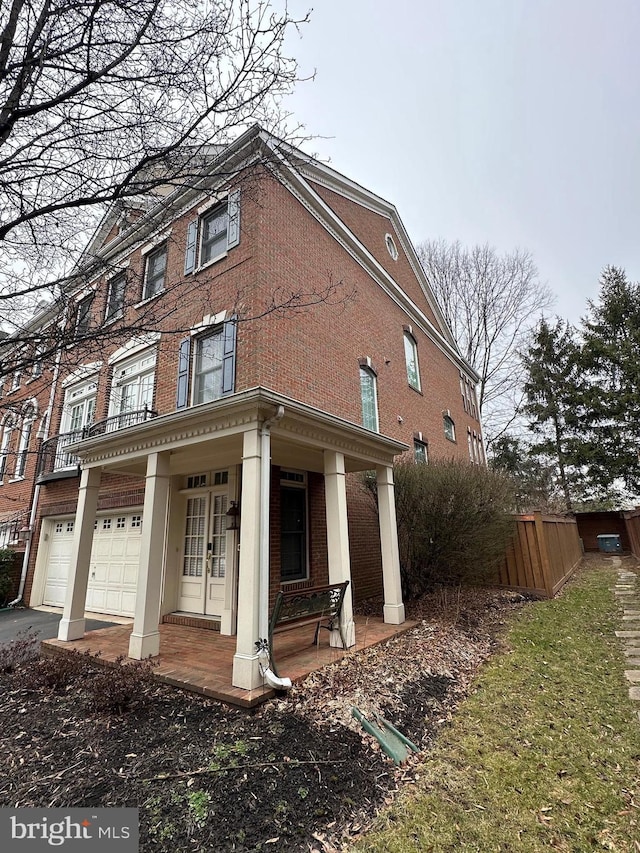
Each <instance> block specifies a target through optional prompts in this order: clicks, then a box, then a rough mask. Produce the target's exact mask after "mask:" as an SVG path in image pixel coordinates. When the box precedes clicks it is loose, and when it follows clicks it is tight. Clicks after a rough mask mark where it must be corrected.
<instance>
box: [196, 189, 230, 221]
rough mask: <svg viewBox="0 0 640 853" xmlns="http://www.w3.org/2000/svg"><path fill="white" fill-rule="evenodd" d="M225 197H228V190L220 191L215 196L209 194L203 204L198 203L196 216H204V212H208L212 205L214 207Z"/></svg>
mask: <svg viewBox="0 0 640 853" xmlns="http://www.w3.org/2000/svg"><path fill="white" fill-rule="evenodd" d="M227 198H229V190H223V191H222V192H221V193H219V194H217V195H215V196H211V197H210V198H208V199H207V200H206V201H205V203H204V204H202V205H200V207H199V208H198V210H197V213H198V216H204V215H205V213H208V212H209V211H210V210H211V208H212V207H215V206H216V205H217V204H221V203H222V202H223V201H225V199H227Z"/></svg>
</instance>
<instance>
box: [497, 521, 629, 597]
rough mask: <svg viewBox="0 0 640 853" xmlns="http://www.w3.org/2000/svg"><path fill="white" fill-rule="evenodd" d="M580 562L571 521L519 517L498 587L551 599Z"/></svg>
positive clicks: (573, 523) (573, 524)
mask: <svg viewBox="0 0 640 853" xmlns="http://www.w3.org/2000/svg"><path fill="white" fill-rule="evenodd" d="M639 520H640V519H639ZM581 559H582V545H581V543H580V537H579V536H578V525H577V524H576V520H575V518H564V517H563V516H555V515H543V514H542V513H541V512H534V513H532V514H531V515H519V516H516V530H515V533H514V536H513V542H512V544H511V545H510V546H509V548H508V549H507V555H506V559H505V562H504V565H503V566H502V568H501V570H500V576H499V581H498V583H499V584H501V585H504V586H509V587H514V588H516V589H520V590H522V591H523V592H527V593H529V594H533V595H538V596H540V597H541V598H553V596H554V595H555V594H556V593H557V592H558V590H559V589H561V588H562V586H563V585H564V584H565V583H566V581H567V580H568V579H569V578H570V577H571V575H572V573H573V572H574V570H575V569H576V568H577V566H578V564H579V563H580V560H581Z"/></svg>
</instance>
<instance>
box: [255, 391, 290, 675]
mask: <svg viewBox="0 0 640 853" xmlns="http://www.w3.org/2000/svg"><path fill="white" fill-rule="evenodd" d="M283 417H284V406H282V405H280V406H278V408H277V409H276V413H275V414H274V415H273V416H272V417H270V418H267V420H265V421H264V422H263V424H262V428H261V430H260V591H259V599H258V606H259V608H260V611H259V621H258V625H259V629H260V639H259V640H258V642H257V644H256V645H257V646H258V657H259V659H260V673H261V674H262V677H263V678H264V680H265V681H266V682H267V684H268V685H269V687H272V688H273V689H274V690H289V688H290V687H291V679H290V678H278V676H277V675H276V674H275V673H274V672H273V670H272V669H271V667H270V660H269V644H268V642H267V634H268V631H269V625H268V621H269V618H268V615H269V505H270V488H271V427H272V426H273V424H275V423H278V421H281V420H282V418H283Z"/></svg>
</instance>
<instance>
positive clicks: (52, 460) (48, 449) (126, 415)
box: [36, 406, 158, 483]
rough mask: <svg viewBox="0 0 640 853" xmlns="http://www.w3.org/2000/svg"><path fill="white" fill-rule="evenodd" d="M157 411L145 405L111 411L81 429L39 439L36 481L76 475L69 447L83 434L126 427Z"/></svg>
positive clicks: (75, 459) (91, 435)
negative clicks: (121, 410)
mask: <svg viewBox="0 0 640 853" xmlns="http://www.w3.org/2000/svg"><path fill="white" fill-rule="evenodd" d="M157 414H158V413H157V412H154V411H153V410H152V409H150V408H148V406H145V407H144V409H139V410H138V411H135V412H121V413H120V414H118V415H112V416H111V417H110V418H105V419H104V420H102V421H98V422H97V423H95V424H89V425H88V426H86V427H83V428H82V429H77V430H73V431H72V432H61V433H59V435H54V436H52V437H51V438H48V439H47V440H46V441H43V442H42V446H41V448H40V454H39V456H38V469H37V472H36V482H37V483H46V482H48V481H50V480H61V479H64V478H66V477H77V476H78V474H79V473H80V465H79V459H78V457H77V456H75V455H74V454H73V453H70V452H69V450H68V448H69V446H70V445H72V444H75V443H76V442H78V441H82V439H84V438H94V437H95V436H98V435H105V434H106V433H111V432H115V431H116V430H120V429H126V428H127V427H130V426H135V425H136V424H141V423H144V422H145V421H148V420H150V419H151V418H155V417H156V415H157Z"/></svg>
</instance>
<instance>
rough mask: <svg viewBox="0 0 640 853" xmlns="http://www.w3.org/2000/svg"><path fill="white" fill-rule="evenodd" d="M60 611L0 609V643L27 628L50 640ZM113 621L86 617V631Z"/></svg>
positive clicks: (56, 628) (54, 635) (55, 634)
mask: <svg viewBox="0 0 640 853" xmlns="http://www.w3.org/2000/svg"><path fill="white" fill-rule="evenodd" d="M61 618H62V617H61V614H60V613H48V612H46V611H44V610H30V609H29V608H28V607H25V608H21V609H19V610H1V611H0V643H6V642H8V641H9V640H14V639H15V637H16V634H18V633H19V632H20V631H27V630H28V629H29V628H33V630H34V631H35V632H36V633H37V635H38V637H39V639H41V640H50V639H52V638H53V637H57V636H58V623H59V622H60V619H61ZM114 624H116V623H115V622H107V621H106V620H105V621H103V620H102V619H87V621H86V629H87V631H95V630H96V628H108V627H110V626H111V625H114Z"/></svg>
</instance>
